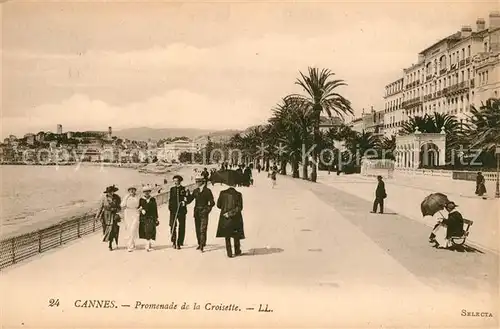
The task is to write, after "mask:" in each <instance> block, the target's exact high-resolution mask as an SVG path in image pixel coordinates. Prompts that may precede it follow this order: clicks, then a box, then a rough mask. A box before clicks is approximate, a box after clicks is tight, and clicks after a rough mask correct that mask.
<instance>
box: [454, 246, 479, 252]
mask: <svg viewBox="0 0 500 329" xmlns="http://www.w3.org/2000/svg"><path fill="white" fill-rule="evenodd" d="M451 250H454V251H458V252H472V253H476V252H477V253H480V254H484V252H482V251H481V250H479V249H476V248H474V247H471V246H467V245H461V246H454V247H453V248H451Z"/></svg>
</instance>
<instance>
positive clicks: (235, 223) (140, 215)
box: [96, 174, 245, 257]
mask: <svg viewBox="0 0 500 329" xmlns="http://www.w3.org/2000/svg"><path fill="white" fill-rule="evenodd" d="M182 181H183V178H182V176H180V175H176V176H174V177H173V182H174V185H173V186H172V187H171V188H170V195H169V200H168V209H169V211H170V218H169V226H170V235H171V239H170V241H171V242H172V246H173V248H175V249H177V250H179V249H181V247H182V246H184V239H185V234H186V215H187V205H188V204H190V203H191V202H192V201H195V204H194V213H193V215H194V216H193V217H194V224H195V231H196V239H197V243H198V247H197V250H200V251H201V252H204V249H205V247H206V242H207V227H208V220H209V215H210V213H211V211H212V208H213V207H214V206H217V208H219V209H220V216H219V222H218V226H217V232H216V237H217V238H224V239H225V243H226V251H227V255H228V257H234V256H238V255H241V245H240V240H242V239H244V238H245V233H244V225H243V216H242V210H243V196H242V194H241V193H240V192H238V191H237V190H236V189H235V188H234V187H235V185H236V182H235V181H234V180H232V181H230V182H228V185H229V187H228V188H227V189H226V190H224V191H221V192H220V195H219V197H218V199H217V203H215V201H214V196H213V194H212V191H211V190H210V189H209V188H208V187H207V182H208V179H207V178H206V176H204V175H202V174H200V175H198V176H196V178H195V182H196V185H197V187H196V189H194V191H192V192H191V191H190V190H189V189H187V188H186V187H185V186H183V185H182ZM117 191H118V188H116V187H115V186H114V185H113V186H109V187H108V188H106V190H105V192H104V193H105V195H104V197H103V198H102V201H101V204H100V207H99V210H98V212H97V214H96V220H97V219H100V220H101V223H102V229H103V236H104V237H103V241H105V242H108V247H109V250H113V241H114V242H115V244H116V245H118V237H119V231H120V223H122V222H123V224H124V226H125V229H126V231H127V237H126V240H127V242H126V244H127V250H128V251H129V252H131V251H133V250H134V249H135V248H136V244H135V243H136V239H137V238H139V239H145V240H146V241H147V243H146V250H147V251H151V250H153V246H152V242H153V241H155V240H156V228H157V226H158V225H159V224H160V222H159V218H158V205H157V203H156V199H155V198H154V197H153V196H152V195H151V191H152V188H151V187H149V186H146V187H144V188H143V194H144V195H143V196H141V197H139V196H138V195H137V188H135V187H130V188H129V189H128V194H127V196H125V197H124V199H123V201H122V200H121V198H120V197H119V196H118V195H117V194H116V192H117ZM122 209H123V210H124V212H123V217H124V218H123V220H122V218H121V217H120V215H119V212H120V211H121V210H122ZM231 240H233V241H234V252H233V247H232V241H231Z"/></svg>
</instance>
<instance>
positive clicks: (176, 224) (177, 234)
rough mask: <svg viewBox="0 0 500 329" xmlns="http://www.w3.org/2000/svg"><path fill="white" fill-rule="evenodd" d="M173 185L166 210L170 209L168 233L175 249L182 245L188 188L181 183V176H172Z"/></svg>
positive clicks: (184, 233)
mask: <svg viewBox="0 0 500 329" xmlns="http://www.w3.org/2000/svg"><path fill="white" fill-rule="evenodd" d="M173 180H174V186H172V187H171V188H170V197H169V199H168V210H170V221H169V225H170V234H171V239H170V240H171V241H172V244H173V246H174V248H175V249H181V246H183V245H184V237H185V235H186V214H187V208H186V204H187V196H188V194H189V190H188V189H186V188H185V187H184V186H182V185H181V182H182V181H183V178H182V176H180V175H175V176H174V177H173Z"/></svg>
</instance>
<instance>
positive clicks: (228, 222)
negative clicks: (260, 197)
mask: <svg viewBox="0 0 500 329" xmlns="http://www.w3.org/2000/svg"><path fill="white" fill-rule="evenodd" d="M228 185H229V186H230V187H229V188H228V189H227V190H224V191H221V192H220V195H219V198H218V199H217V208H219V209H220V210H221V211H220V216H219V224H218V225H217V234H216V237H217V238H225V240H226V252H227V256H228V257H230V258H231V257H233V250H232V246H231V238H232V239H233V240H234V255H235V256H239V255H241V246H240V240H242V239H245V232H244V228H243V216H242V214H241V211H242V210H243V196H242V195H241V193H240V192H238V191H236V189H235V188H234V186H235V185H236V184H235V181H234V178H233V179H230V180H229V182H228Z"/></svg>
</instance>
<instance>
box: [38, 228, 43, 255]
mask: <svg viewBox="0 0 500 329" xmlns="http://www.w3.org/2000/svg"><path fill="white" fill-rule="evenodd" d="M38 252H42V231H41V230H38Z"/></svg>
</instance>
